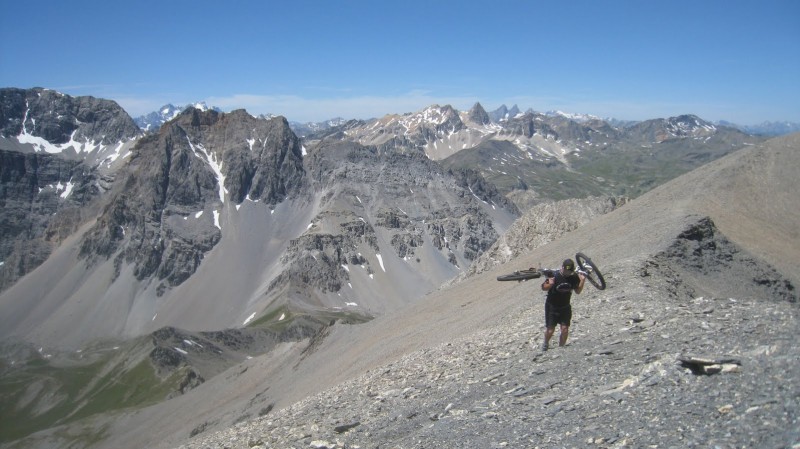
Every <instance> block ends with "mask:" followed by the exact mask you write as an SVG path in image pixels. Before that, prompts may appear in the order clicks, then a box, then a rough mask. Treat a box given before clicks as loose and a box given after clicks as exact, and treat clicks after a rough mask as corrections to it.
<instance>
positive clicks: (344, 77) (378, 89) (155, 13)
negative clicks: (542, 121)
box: [0, 0, 800, 125]
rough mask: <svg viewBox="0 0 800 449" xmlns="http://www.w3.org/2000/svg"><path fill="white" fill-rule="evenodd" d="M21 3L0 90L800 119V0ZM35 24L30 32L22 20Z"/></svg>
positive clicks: (4, 37)
mask: <svg viewBox="0 0 800 449" xmlns="http://www.w3.org/2000/svg"><path fill="white" fill-rule="evenodd" d="M551 3H552V2H541V3H540V2H532V1H519V0H517V1H506V0H498V1H496V2H491V3H461V2H455V1H433V2H430V1H428V2H422V1H418V0H410V1H408V2H405V3H403V4H402V5H395V4H389V3H386V2H373V1H363V0H359V1H345V0H342V1H310V0H301V1H297V2H281V3H278V2H269V1H267V2H255V1H237V2H230V3H220V2H207V1H194V2H190V1H187V0H175V1H170V2H164V3H161V2H153V1H150V0H148V1H143V2H137V3H135V4H131V3H126V4H118V3H117V2H100V1H87V0H78V1H76V2H69V3H64V2H56V1H40V2H28V3H24V4H23V3H22V2H14V3H12V4H7V5H4V14H3V16H2V18H0V42H2V43H0V49H1V50H0V87H18V88H32V87H44V88H48V89H54V90H57V91H60V92H63V93H65V94H69V95H73V96H83V95H91V96H94V97H99V98H107V99H111V100H114V101H116V102H117V103H119V104H120V106H122V107H123V108H124V109H125V110H126V111H127V112H128V113H129V114H130V115H131V116H133V117H137V116H140V115H143V114H146V113H149V112H153V111H156V110H158V109H159V108H160V107H161V106H163V105H165V104H168V103H171V104H174V105H178V106H182V105H186V104H191V103H196V102H200V101H203V102H206V104H208V105H210V106H217V107H220V108H221V109H223V110H225V111H230V110H233V109H240V108H243V109H246V110H247V111H248V112H250V113H252V114H256V115H258V114H276V115H282V116H285V117H286V118H287V119H288V120H291V121H297V122H308V121H315V122H316V121H323V120H327V119H331V118H334V117H343V118H348V119H349V118H355V119H369V118H373V117H382V116H384V115H386V114H403V113H408V112H416V111H419V110H421V109H423V108H425V107H427V106H430V105H433V104H440V105H444V104H449V105H452V106H453V107H454V108H456V109H459V110H468V109H469V108H471V107H472V105H474V104H475V103H476V102H480V103H481V104H482V105H483V107H484V108H485V109H486V110H487V111H492V110H495V109H497V108H498V107H500V106H501V105H503V104H505V105H506V106H508V107H511V106H513V105H515V104H516V105H518V107H519V108H520V109H521V110H523V111H524V110H527V109H533V110H536V111H540V112H546V111H550V110H560V111H564V112H569V113H580V114H591V115H595V116H599V117H603V118H616V119H620V120H647V119H652V118H664V117H672V116H677V115H681V114H695V115H697V116H699V117H701V118H703V119H706V120H710V121H721V120H726V121H729V122H733V123H736V124H740V125H756V124H760V123H762V122H765V121H772V122H782V121H790V122H800V107H798V105H800V86H798V80H800V58H798V57H797V55H798V54H800V27H798V26H797V18H798V17H800V2H795V1H759V2H755V1H744V0H735V1H725V2H723V1H718V0H712V1H706V2H689V1H678V2H671V3H667V4H664V3H653V2H635V1H622V0H620V1H612V2H597V1H589V0H576V1H572V2H569V3H565V4H561V3H560V4H551ZM26 18H30V20H25V19H26Z"/></svg>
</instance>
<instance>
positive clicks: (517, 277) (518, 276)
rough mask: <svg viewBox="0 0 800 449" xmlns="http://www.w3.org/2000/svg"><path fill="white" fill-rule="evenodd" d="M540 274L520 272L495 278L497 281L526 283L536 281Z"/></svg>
mask: <svg viewBox="0 0 800 449" xmlns="http://www.w3.org/2000/svg"><path fill="white" fill-rule="evenodd" d="M541 276H542V273H540V272H539V271H538V270H520V271H515V272H513V273H511V274H504V275H502V276H497V280H498V281H527V280H528V279H536V278H538V277H541Z"/></svg>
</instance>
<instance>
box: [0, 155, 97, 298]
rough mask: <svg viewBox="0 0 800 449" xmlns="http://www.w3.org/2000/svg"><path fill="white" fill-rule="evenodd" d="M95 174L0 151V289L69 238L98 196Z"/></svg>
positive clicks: (42, 158) (80, 166)
mask: <svg viewBox="0 0 800 449" xmlns="http://www.w3.org/2000/svg"><path fill="white" fill-rule="evenodd" d="M97 176H98V175H97V173H95V172H94V171H92V170H90V169H89V168H88V167H86V166H85V165H84V164H82V163H80V162H78V161H71V160H65V159H62V158H59V157H56V156H53V155H49V154H23V153H17V152H12V151H3V150H0V208H2V210H3V214H2V216H1V217H0V262H3V263H2V265H0V290H4V289H5V288H6V287H8V286H9V285H11V284H13V283H14V281H16V280H17V279H18V278H19V277H20V276H22V275H24V274H26V273H28V272H29V271H31V270H32V269H34V268H36V267H37V266H39V264H41V263H42V262H43V261H44V260H45V259H47V257H48V256H49V255H50V252H51V250H52V247H53V246H54V245H56V244H58V243H59V242H60V241H62V240H63V239H64V238H66V237H67V236H69V235H70V234H72V232H74V231H75V230H76V229H77V227H78V226H79V225H80V223H82V222H83V221H84V219H85V216H86V215H87V213H88V212H89V211H88V210H86V209H83V208H84V207H85V206H87V204H88V203H89V202H90V201H91V200H92V199H93V198H95V197H96V196H97V195H98V193H99V188H98V185H97V184H98V179H97Z"/></svg>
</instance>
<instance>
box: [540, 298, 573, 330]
mask: <svg viewBox="0 0 800 449" xmlns="http://www.w3.org/2000/svg"><path fill="white" fill-rule="evenodd" d="M571 321H572V306H570V305H566V306H561V307H558V306H554V305H552V304H550V303H549V302H545V303H544V325H545V327H548V328H551V327H556V324H562V325H564V326H569V324H570V322H571Z"/></svg>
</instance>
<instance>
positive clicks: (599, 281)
mask: <svg viewBox="0 0 800 449" xmlns="http://www.w3.org/2000/svg"><path fill="white" fill-rule="evenodd" d="M575 261H577V262H578V266H579V267H581V270H583V271H585V272H586V279H587V280H588V281H589V282H591V283H592V285H594V286H595V287H597V289H598V290H605V288H606V280H605V278H603V274H602V273H600V270H599V269H598V268H597V265H595V264H594V262H592V259H590V258H588V257H587V256H586V254H583V253H578V254H575Z"/></svg>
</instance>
